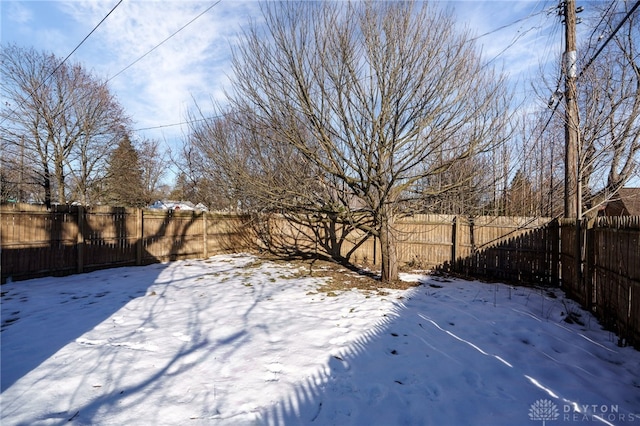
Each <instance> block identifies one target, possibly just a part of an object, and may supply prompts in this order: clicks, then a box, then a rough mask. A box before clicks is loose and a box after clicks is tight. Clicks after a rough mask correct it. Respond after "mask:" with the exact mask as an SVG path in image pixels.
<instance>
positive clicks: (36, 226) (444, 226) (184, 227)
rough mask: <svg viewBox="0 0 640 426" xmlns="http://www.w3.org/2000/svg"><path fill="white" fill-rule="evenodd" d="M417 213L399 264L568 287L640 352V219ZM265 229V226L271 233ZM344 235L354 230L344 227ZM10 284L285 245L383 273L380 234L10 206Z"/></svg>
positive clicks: (5, 274) (152, 213)
mask: <svg viewBox="0 0 640 426" xmlns="http://www.w3.org/2000/svg"><path fill="white" fill-rule="evenodd" d="M576 225H577V224H576V222H575V221H567V220H560V221H557V220H550V219H548V218H511V217H476V218H466V217H460V216H447V215H415V216H411V217H406V218H403V219H401V220H399V221H398V222H397V224H396V231H397V234H398V260H399V262H400V263H401V264H402V265H406V266H409V267H413V268H416V269H441V270H445V271H452V272H456V273H462V274H465V275H471V276H476V277H479V278H483V279H488V280H495V281H506V282H513V283H526V284H534V285H542V286H561V287H562V288H563V289H564V290H565V291H567V293H568V294H569V295H570V296H571V297H573V298H574V299H576V300H578V301H579V302H580V303H581V304H582V305H583V306H584V307H585V308H587V309H590V310H591V311H593V312H594V313H595V314H596V315H597V316H598V317H599V319H600V320H601V321H602V323H603V324H604V325H605V326H607V327H610V328H611V329H613V330H615V331H616V332H617V333H618V336H619V337H620V339H621V340H622V342H623V343H630V344H634V345H636V346H638V345H640V242H639V236H640V217H634V218H598V219H597V220H591V221H589V222H588V221H584V222H582V223H580V224H579V226H576ZM265 230H266V231H265ZM343 231H344V232H343ZM0 241H1V247H2V248H1V253H0V255H1V256H0V257H1V260H2V263H1V277H2V282H3V283H4V282H6V280H7V279H13V280H21V279H28V278H34V277H39V276H45V275H66V274H73V273H80V272H85V271H91V270H95V269H101V268H109V267H114V266H124V265H143V264H149V263H153V262H161V261H168V260H176V259H186V258H206V257H208V256H211V255H214V254H217V253H222V252H237V251H242V250H251V249H253V248H259V247H261V248H265V247H267V246H268V247H269V248H281V249H284V250H285V252H287V253H307V254H311V255H313V254H314V253H320V254H325V255H327V254H328V255H335V254H336V253H340V254H341V255H342V256H344V257H349V259H350V260H351V261H352V262H353V263H356V264H358V263H363V264H369V265H372V266H376V265H378V264H379V261H380V255H379V253H380V247H379V242H378V241H377V240H376V239H375V238H366V235H364V234H362V233H361V232H358V231H354V230H346V231H345V230H344V229H341V228H340V227H339V226H338V227H335V226H327V224H326V222H325V223H323V224H322V225H320V224H318V225H317V226H314V227H309V226H305V225H301V224H295V223H293V222H290V221H286V220H284V219H282V218H277V219H272V220H271V221H269V222H268V224H267V226H266V227H265V225H264V223H256V222H251V221H250V220H249V218H248V217H244V216H239V215H225V214H215V213H203V212H191V211H188V212H185V211H182V212H180V211H158V210H141V209H126V208H110V207H96V208H91V209H85V208H83V207H78V206H54V207H53V208H52V209H51V210H46V209H45V208H44V207H42V206H32V205H3V206H0Z"/></svg>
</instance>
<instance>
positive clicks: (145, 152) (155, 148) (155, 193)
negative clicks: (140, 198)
mask: <svg viewBox="0 0 640 426" xmlns="http://www.w3.org/2000/svg"><path fill="white" fill-rule="evenodd" d="M137 145H138V154H139V155H140V163H141V164H140V166H141V167H142V183H143V186H144V201H145V203H146V204H150V203H151V202H152V201H154V200H155V199H158V198H162V193H161V191H160V184H161V180H162V178H163V177H164V176H165V174H166V173H167V163H168V161H167V153H166V152H164V151H163V150H162V149H161V147H160V142H159V141H158V140H156V139H146V138H145V139H142V140H141V141H140V142H139V143H138V144H137Z"/></svg>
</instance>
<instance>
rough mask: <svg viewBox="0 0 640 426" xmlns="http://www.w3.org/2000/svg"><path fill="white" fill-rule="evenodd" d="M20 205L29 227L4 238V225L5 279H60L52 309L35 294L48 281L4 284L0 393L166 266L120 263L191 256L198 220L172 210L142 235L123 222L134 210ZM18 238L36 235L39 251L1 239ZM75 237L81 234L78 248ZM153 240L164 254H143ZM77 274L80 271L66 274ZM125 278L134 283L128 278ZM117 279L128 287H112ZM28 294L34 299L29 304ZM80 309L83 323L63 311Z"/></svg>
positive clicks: (139, 292) (141, 291)
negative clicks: (27, 215) (164, 249)
mask: <svg viewBox="0 0 640 426" xmlns="http://www.w3.org/2000/svg"><path fill="white" fill-rule="evenodd" d="M18 207H19V208H21V209H27V211H29V212H31V213H32V214H33V216H32V217H31V219H30V223H29V224H27V225H25V224H22V225H21V229H20V230H14V231H15V232H16V233H17V234H16V235H6V233H7V232H10V231H11V227H10V226H7V225H8V224H7V223H4V224H3V229H4V230H5V232H4V235H3V238H2V242H3V249H2V262H3V263H2V269H3V271H2V274H3V279H6V278H8V277H11V276H12V275H13V273H14V272H15V271H25V272H24V273H23V274H22V275H21V273H18V274H16V275H15V278H17V279H20V278H25V277H29V278H31V277H37V276H47V275H52V276H56V277H63V278H59V281H58V279H57V280H56V281H55V283H56V285H59V290H58V296H57V299H56V301H57V305H53V301H46V300H44V301H41V300H37V296H36V297H34V288H38V287H40V286H42V288H43V289H44V288H46V287H47V286H48V285H51V281H49V280H47V279H46V278H42V279H34V280H30V281H16V282H9V283H6V284H3V285H2V287H1V292H0V298H1V301H2V304H1V306H0V308H1V314H2V315H1V318H2V324H1V325H2V327H1V333H2V334H1V338H2V342H3V345H2V356H1V357H0V374H1V381H0V391H2V392H4V391H5V390H6V389H8V388H9V387H10V386H12V385H13V384H14V383H15V382H16V381H18V380H19V379H20V378H21V377H23V376H25V375H26V374H28V373H29V372H30V371H32V370H33V369H35V368H36V367H37V366H38V365H40V364H41V363H42V362H44V361H45V360H47V359H49V357H51V356H53V355H54V354H55V353H56V352H57V351H58V350H59V349H61V348H63V347H64V346H66V345H67V344H68V343H70V342H73V341H75V340H76V339H77V338H78V337H79V336H82V335H83V334H85V333H86V332H87V331H89V330H92V329H93V328H94V327H95V326H97V325H98V324H100V323H102V322H103V321H104V320H106V319H107V318H109V317H110V316H111V315H112V314H114V313H115V312H117V311H118V310H120V309H121V308H122V307H123V306H125V305H126V304H127V303H129V302H131V301H132V300H134V299H137V298H141V297H144V296H145V295H146V291H147V289H148V288H149V287H150V286H151V285H153V284H154V283H155V281H156V279H157V278H158V276H159V275H160V274H161V273H163V272H164V271H165V270H166V268H167V266H168V265H167V264H166V263H165V264H158V265H155V266H150V267H147V268H144V269H143V270H139V269H137V268H136V267H135V266H133V267H126V266H128V265H142V264H152V263H159V262H161V261H166V260H175V259H177V258H183V257H189V256H190V255H191V253H190V252H189V250H190V247H189V243H190V240H189V238H188V237H187V235H189V234H190V233H189V229H190V228H191V227H193V226H194V225H197V224H199V223H201V222H202V220H201V216H199V215H197V214H187V215H184V214H183V215H181V216H179V217H177V218H176V216H175V215H173V214H172V212H167V213H166V214H165V215H164V216H163V217H161V218H159V219H160V220H159V223H158V226H157V227H155V228H153V229H148V230H147V233H146V234H140V233H138V232H136V230H135V227H132V226H131V223H132V221H131V220H130V217H128V216H131V215H135V214H136V212H139V211H138V210H136V209H125V208H112V207H108V208H105V207H102V208H96V209H95V211H93V212H92V214H91V215H87V214H86V211H85V210H84V209H83V208H81V207H78V206H53V208H52V209H51V210H47V209H46V208H44V206H29V205H22V206H18ZM3 213H4V214H3V218H2V220H3V221H9V220H11V217H10V215H8V214H7V212H6V211H5V210H3ZM14 220H15V219H14ZM134 223H135V222H134ZM24 233H29V234H30V235H39V238H40V240H41V242H40V243H38V245H40V247H20V248H19V249H12V248H11V245H10V244H8V245H7V244H5V243H6V242H7V240H9V241H11V238H10V237H13V240H14V241H15V240H18V241H19V239H20V238H21V236H22V235H24ZM76 235H81V237H82V243H81V244H80V243H78V239H79V238H78V237H77V236H76ZM158 241H160V242H161V244H165V245H166V243H167V241H169V244H171V248H170V250H169V251H168V252H167V254H166V256H158V255H156V253H154V252H151V251H149V250H148V248H151V249H155V248H156V247H157V245H158ZM154 244H156V246H155V247H154ZM115 267H119V268H118V269H114V271H113V274H112V277H111V278H109V279H103V278H99V277H104V275H100V274H93V272H94V271H97V270H101V269H105V268H115ZM149 268H150V269H149ZM78 270H80V271H82V272H84V273H82V274H77V275H71V274H76V273H77V272H78ZM68 275H71V276H68ZM130 277H137V278H136V279H135V280H131V279H130ZM120 279H121V280H122V282H126V283H127V285H126V286H124V287H123V286H122V285H120V284H118V281H119V280H120ZM30 295H31V297H33V298H34V299H36V300H30V299H29V296H30ZM78 308H80V309H81V310H82V312H83V316H82V317H81V318H75V317H73V316H72V315H71V314H70V313H69V312H75V311H77V309H78ZM15 347H18V348H20V356H19V357H16V356H14V355H15V354H13V353H12V352H11V351H12V348H15Z"/></svg>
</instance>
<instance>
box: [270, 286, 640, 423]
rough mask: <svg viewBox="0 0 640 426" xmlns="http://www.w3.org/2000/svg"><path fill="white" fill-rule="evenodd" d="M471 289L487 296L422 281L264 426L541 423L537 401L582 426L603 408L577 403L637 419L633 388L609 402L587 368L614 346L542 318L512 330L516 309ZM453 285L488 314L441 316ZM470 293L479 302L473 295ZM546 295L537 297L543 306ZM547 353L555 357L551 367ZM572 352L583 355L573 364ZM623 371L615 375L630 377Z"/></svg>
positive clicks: (457, 311) (275, 409) (523, 294)
mask: <svg viewBox="0 0 640 426" xmlns="http://www.w3.org/2000/svg"><path fill="white" fill-rule="evenodd" d="M451 283H453V284H451ZM475 284H477V285H481V286H483V287H484V288H485V290H484V291H483V290H477V289H473V290H471V289H463V287H461V286H460V284H455V281H452V280H450V279H448V278H446V277H433V276H432V277H430V278H428V279H427V280H425V281H423V283H422V286H421V287H417V288H415V289H413V290H411V291H409V292H408V293H407V297H406V299H405V300H403V301H399V302H398V303H397V304H396V306H395V308H394V309H393V311H392V313H391V314H390V315H389V316H388V317H386V318H384V319H383V320H382V321H380V322H379V323H377V324H376V325H375V326H374V327H373V328H372V329H371V330H370V331H369V332H368V333H366V334H364V335H363V336H362V337H361V338H359V339H358V340H357V341H355V342H353V343H351V344H349V345H348V346H346V347H344V348H342V349H341V350H340V351H339V352H335V353H331V354H328V356H327V360H326V364H327V368H325V369H324V370H319V371H318V372H317V373H316V374H315V375H312V376H310V377H308V378H307V379H306V380H304V381H303V382H302V383H299V384H297V385H296V386H295V387H293V388H292V389H291V390H290V393H289V396H288V397H287V398H284V399H282V400H280V401H278V402H277V403H276V404H273V405H272V406H270V407H268V408H265V409H264V410H263V411H262V412H261V417H260V420H261V422H260V424H268V425H315V424H318V425H335V424H340V425H381V426H382V425H401V424H404V425H416V424H419V425H462V424H467V425H505V426H506V425H514V424H527V423H530V421H531V420H537V419H534V418H531V416H530V414H529V413H530V408H531V407H532V404H533V403H535V402H536V401H540V400H549V401H551V402H553V404H554V406H556V407H557V409H558V410H559V412H558V414H559V417H558V418H557V419H558V420H564V421H572V420H573V421H575V418H576V417H574V415H575V413H576V411H574V410H576V407H578V408H577V409H578V410H580V411H579V412H578V413H579V414H578V415H577V416H578V417H579V418H580V419H582V421H585V420H584V419H589V421H595V420H596V418H595V417H593V416H594V415H596V416H597V415H598V410H600V406H599V407H596V409H595V410H596V411H595V412H594V411H593V410H594V409H593V407H587V408H586V409H584V410H583V408H580V407H584V405H582V406H580V405H579V404H580V403H582V404H584V403H585V401H597V403H598V404H601V406H606V407H613V406H615V407H616V410H619V412H616V413H615V416H616V420H619V419H629V418H634V414H633V409H634V408H635V407H636V406H637V404H639V403H640V391H639V390H638V389H637V386H635V385H633V383H635V382H634V381H633V380H631V381H627V383H625V384H624V385H623V384H620V391H619V392H617V394H616V395H611V394H610V393H609V394H608V393H607V392H608V391H610V389H607V387H606V386H605V387H602V386H601V380H602V377H600V376H599V375H597V374H590V373H589V372H588V370H587V369H588V368H590V367H593V365H592V359H594V358H599V359H602V360H604V359H610V355H611V353H609V352H610V351H611V349H609V348H606V347H604V346H601V345H600V346H598V344H596V343H594V342H588V341H586V340H585V341H583V342H581V343H580V342H576V340H580V339H576V340H573V339H570V340H569V341H567V340H564V339H562V338H561V337H562V336H561V334H562V333H558V332H557V330H558V325H557V324H555V323H554V322H553V321H548V320H547V321H541V320H540V319H538V320H537V321H540V326H539V327H538V329H537V330H535V331H534V330H531V329H530V328H525V327H524V326H522V325H520V324H518V323H514V324H503V323H502V321H504V318H505V314H507V315H511V314H513V312H511V311H512V309H513V308H512V307H511V306H505V307H504V310H503V309H502V307H501V306H498V307H497V308H496V307H495V305H493V306H492V304H491V303H492V302H491V292H492V291H493V290H492V288H493V287H494V286H492V285H490V284H483V283H478V282H476V283H475ZM451 285H456V286H457V287H460V290H461V291H462V292H464V293H466V296H467V297H468V300H469V302H468V303H469V304H474V305H484V306H486V307H485V308H482V309H486V310H487V313H488V314H487V316H486V317H484V316H483V317H481V318H479V317H476V316H475V315H474V311H473V310H467V309H465V308H464V306H461V305H460V304H458V306H455V304H454V305H453V306H451V309H450V312H447V311H448V308H447V309H443V307H444V306H445V305H446V306H449V305H450V304H451V302H453V301H454V300H455V299H452V298H451V296H450V293H449V294H446V293H445V294H440V293H439V292H440V291H441V290H440V289H443V288H445V287H448V286H451ZM507 287H508V286H504V287H503V289H506V288H507ZM476 291H477V293H476V294H475V296H474V294H473V293H469V292H476ZM495 291H498V290H495ZM502 291H504V290H502ZM513 291H514V293H518V294H514V298H515V297H516V296H518V297H520V298H522V300H526V301H525V302H524V303H525V304H524V306H529V305H528V300H529V299H533V298H534V296H532V295H537V294H538V293H536V292H535V289H533V288H530V287H529V288H526V287H522V288H520V289H519V290H518V291H517V292H516V290H515V289H514V290H513ZM425 296H426V298H425ZM536 297H537V296H536ZM545 298H546V295H545V294H544V293H542V294H541V295H540V299H541V300H543V299H545ZM427 299H433V303H431V302H427V303H426V302H425V300H427ZM459 301H460V300H457V302H459ZM536 303H537V302H536ZM547 303H548V302H547ZM555 303H556V304H558V306H557V307H559V306H560V305H559V302H557V301H556V302H555ZM438 304H442V305H440V306H438V308H437V309H434V310H433V311H435V313H434V312H433V311H430V310H429V306H430V305H432V306H434V307H435V306H437V305H438ZM531 305H534V303H533V302H531ZM547 309H548V308H547ZM443 312H447V313H446V315H443ZM509 312H511V313H509ZM545 312H548V310H547V311H545V309H544V308H542V309H540V310H538V308H537V307H535V308H534V307H533V306H531V310H530V312H525V311H523V312H521V314H522V315H526V316H531V317H533V316H534V315H535V316H537V315H540V318H544V316H543V315H544V314H545ZM587 315H588V314H587ZM561 328H563V329H565V330H567V336H568V335H569V334H573V333H580V332H582V331H581V329H580V327H577V328H576V329H575V330H573V331H572V330H570V329H568V328H565V327H561ZM480 330H481V331H480ZM478 333H484V334H485V335H484V336H483V337H481V335H480V334H478ZM547 345H548V346H547ZM550 348H558V349H554V351H555V352H554V351H551V349H550ZM560 348H565V349H571V351H572V352H571V353H573V354H574V355H573V356H572V357H570V356H565V355H563V354H562V349H560ZM547 351H549V352H551V353H552V354H553V355H554V356H555V357H556V358H553V357H552V358H553V359H552V360H551V361H550V358H549V357H551V355H549V354H548V353H547ZM577 351H579V352H580V353H585V354H587V355H586V356H585V357H583V358H576V357H575V353H576V352H577ZM609 362H616V361H613V360H612V359H610V360H609ZM620 367H621V368H620V373H623V372H625V371H627V370H626V369H625V367H622V366H620ZM636 377H637V374H636ZM630 383H631V384H630ZM607 409H608V408H607ZM569 410H570V411H571V414H567V413H568V412H569ZM630 410H631V411H630ZM629 416H631V417H629ZM567 419H569V420H567ZM547 420H549V419H547ZM553 420H556V418H554V419H553ZM614 423H615V422H614Z"/></svg>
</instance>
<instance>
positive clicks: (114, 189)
mask: <svg viewBox="0 0 640 426" xmlns="http://www.w3.org/2000/svg"><path fill="white" fill-rule="evenodd" d="M144 194H145V189H144V180H143V169H142V166H141V164H140V155H139V153H138V151H137V150H136V148H135V147H134V146H133V144H132V143H131V140H130V139H129V137H128V136H125V137H124V138H122V139H121V140H120V142H119V143H118V146H117V147H116V149H115V150H114V151H113V152H112V153H111V157H110V158H109V165H108V173H107V180H106V194H105V201H106V202H107V204H109V205H112V206H120V207H143V206H144V205H145V201H144Z"/></svg>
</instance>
